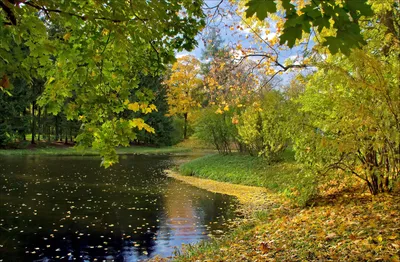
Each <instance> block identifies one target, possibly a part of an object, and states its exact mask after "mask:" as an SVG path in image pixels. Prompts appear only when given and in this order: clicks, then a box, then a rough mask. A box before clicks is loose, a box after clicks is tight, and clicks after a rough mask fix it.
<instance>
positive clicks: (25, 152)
mask: <svg viewBox="0 0 400 262" xmlns="http://www.w3.org/2000/svg"><path fill="white" fill-rule="evenodd" d="M191 151H192V150H191V149H190V148H183V147H174V146H168V147H144V146H131V147H121V148H118V149H117V154H118V155H140V154H174V153H187V152H191ZM29 155H32V156H33V155H35V156H37V155H46V156H52V155H53V156H99V154H98V153H97V152H96V151H94V150H91V149H88V150H85V151H80V150H78V149H76V148H74V147H60V148H59V147H47V148H46V147H45V148H35V149H0V156H29Z"/></svg>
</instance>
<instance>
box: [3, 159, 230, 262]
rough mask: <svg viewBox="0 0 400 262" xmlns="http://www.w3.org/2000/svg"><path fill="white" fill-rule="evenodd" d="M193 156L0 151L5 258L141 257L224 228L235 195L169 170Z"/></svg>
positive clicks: (165, 254) (166, 253) (166, 251)
mask: <svg viewBox="0 0 400 262" xmlns="http://www.w3.org/2000/svg"><path fill="white" fill-rule="evenodd" d="M191 157H193V156H168V155H148V156H145V155H139V156H120V163H119V164H117V165H115V166H113V167H112V168H109V169H104V168H102V167H100V166H99V165H100V159H99V158H98V157H89V156H85V157H80V156H62V157H55V156H13V157H7V156H3V157H0V186H1V194H0V197H1V202H0V232H1V234H0V261H58V260H63V261H69V260H71V261H96V259H97V261H104V260H105V261H141V260H146V259H148V258H151V257H154V256H157V255H159V256H162V257H168V256H171V255H172V254H173V251H174V250H175V246H177V247H180V246H181V244H188V243H195V242H198V241H200V240H203V239H207V238H209V235H220V234H223V233H224V232H226V231H227V230H228V224H229V223H230V221H231V220H232V219H233V218H234V217H235V209H236V204H237V201H236V200H235V199H234V198H232V197H230V196H226V195H221V194H216V193H211V192H208V191H205V190H202V189H199V188H196V187H193V186H190V185H187V184H184V183H182V182H179V181H176V180H174V179H172V178H167V177H166V176H165V174H164V170H165V169H167V168H170V167H171V166H173V165H174V164H176V163H177V162H179V161H183V160H185V159H187V158H191Z"/></svg>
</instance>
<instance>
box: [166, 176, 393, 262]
mask: <svg viewBox="0 0 400 262" xmlns="http://www.w3.org/2000/svg"><path fill="white" fill-rule="evenodd" d="M170 176H173V177H175V178H178V179H180V180H183V181H185V182H188V183H191V184H193V185H196V186H200V187H202V188H205V189H209V190H210V189H211V190H212V191H214V192H219V193H229V194H231V195H236V196H238V198H239V201H241V202H242V204H243V206H247V207H248V206H251V209H252V210H253V212H255V213H259V214H262V215H258V216H256V217H257V219H256V220H254V219H249V220H247V222H246V223H248V226H247V228H246V225H244V227H245V229H243V226H242V228H241V229H238V230H239V232H236V233H235V232H233V234H231V235H227V236H226V237H224V238H222V239H219V240H216V241H214V242H213V243H211V244H209V246H208V247H207V245H203V246H202V245H200V246H198V247H193V246H191V247H187V248H186V251H183V253H182V254H181V256H178V257H176V258H175V259H176V260H178V261H400V259H399V257H400V195H399V194H392V195H380V196H371V195H370V194H365V193H364V194H363V193H357V194H351V193H348V192H346V193H343V194H335V195H334V197H333V196H332V195H327V196H324V197H321V198H319V199H317V200H315V202H314V205H313V206H312V207H306V208H299V207H293V206H291V205H290V204H288V203H287V202H282V201H279V200H278V201H277V202H275V204H273V201H275V200H277V199H278V197H277V196H276V195H273V194H270V193H268V191H263V189H257V188H256V187H249V188H242V186H238V185H231V184H228V183H222V184H216V183H220V182H215V181H212V180H209V181H207V180H204V179H198V178H193V177H182V176H179V174H173V173H170ZM202 180H203V181H202ZM250 188H252V189H253V190H254V191H253V193H254V195H251V190H250ZM257 190H259V191H257ZM225 191H226V192H225ZM228 191H229V192H228ZM262 199H264V200H262ZM245 209H246V208H245ZM248 210H249V209H248ZM248 214H249V212H247V215H248ZM253 214H254V213H253ZM253 217H254V215H253ZM204 246H206V247H204Z"/></svg>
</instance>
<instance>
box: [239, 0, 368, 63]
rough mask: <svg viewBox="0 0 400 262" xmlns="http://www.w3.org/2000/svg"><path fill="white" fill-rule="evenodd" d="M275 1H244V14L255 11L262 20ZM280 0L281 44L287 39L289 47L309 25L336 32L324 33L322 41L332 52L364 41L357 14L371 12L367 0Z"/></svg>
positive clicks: (249, 14) (271, 10) (348, 49)
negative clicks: (302, 2)
mask: <svg viewBox="0 0 400 262" xmlns="http://www.w3.org/2000/svg"><path fill="white" fill-rule="evenodd" d="M277 2H278V1H273V0H250V1H249V2H248V3H247V5H246V6H247V10H246V13H247V14H246V15H247V17H251V16H253V15H254V14H255V15H256V16H257V18H258V19H260V20H264V19H265V18H266V17H267V16H268V13H276V12H277ZM280 2H281V5H282V7H283V9H284V18H285V20H286V21H285V24H284V29H283V33H282V35H281V36H280V43H281V44H285V43H287V45H288V46H289V47H293V46H294V45H295V43H296V40H300V39H301V38H302V36H303V33H310V32H311V27H315V28H316V29H317V30H318V31H319V32H322V30H323V29H324V28H326V29H333V30H334V31H335V32H336V35H335V36H329V37H326V38H325V41H324V42H323V45H324V46H327V47H328V48H329V50H330V51H331V53H332V54H336V53H338V52H339V50H340V51H341V52H342V53H344V54H346V55H349V54H350V50H351V49H352V48H356V47H361V46H362V45H363V44H365V41H364V39H363V37H362V35H361V29H360V26H359V24H358V21H359V20H360V18H361V17H371V16H372V15H373V14H374V13H373V12H372V9H371V5H370V4H369V3H368V2H367V0H357V1H354V0H346V1H341V2H340V3H339V2H338V1H335V0H313V1H309V2H308V3H307V4H306V5H305V6H304V7H301V8H299V7H298V6H299V4H298V3H297V4H294V3H292V2H291V1H290V0H282V1H280ZM298 11H299V12H298ZM331 21H332V23H331Z"/></svg>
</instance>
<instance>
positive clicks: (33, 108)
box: [31, 101, 36, 144]
mask: <svg viewBox="0 0 400 262" xmlns="http://www.w3.org/2000/svg"><path fill="white" fill-rule="evenodd" d="M35 106H36V101H33V102H32V127H31V133H32V140H31V144H35V135H36V134H35V127H36V121H35Z"/></svg>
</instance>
